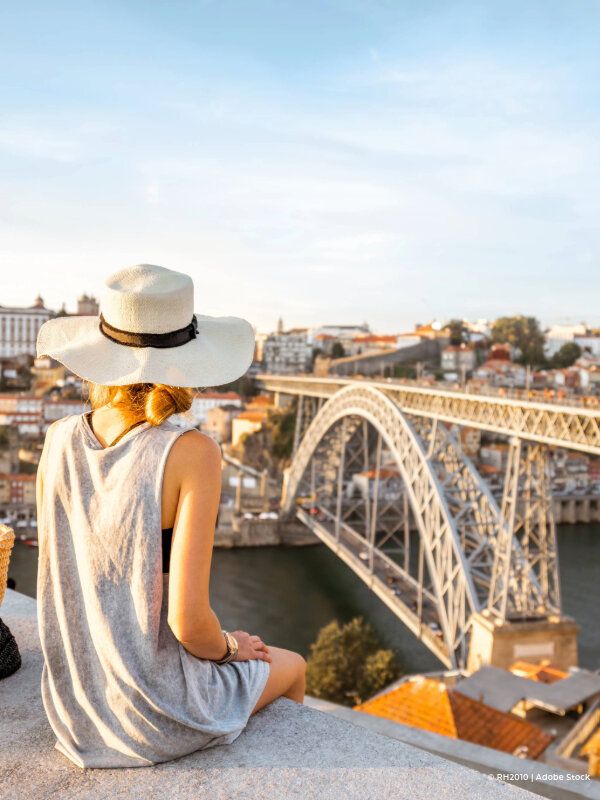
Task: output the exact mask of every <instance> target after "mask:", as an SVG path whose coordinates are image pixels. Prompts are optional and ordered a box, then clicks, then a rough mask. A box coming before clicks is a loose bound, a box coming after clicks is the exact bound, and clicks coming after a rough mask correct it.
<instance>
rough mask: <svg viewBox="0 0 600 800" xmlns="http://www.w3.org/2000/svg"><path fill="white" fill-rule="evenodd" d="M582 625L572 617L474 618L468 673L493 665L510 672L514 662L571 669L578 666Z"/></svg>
mask: <svg viewBox="0 0 600 800" xmlns="http://www.w3.org/2000/svg"><path fill="white" fill-rule="evenodd" d="M578 631H579V625H577V623H576V622H575V621H574V620H573V619H571V618H570V617H564V616H563V617H560V618H559V617H550V618H548V619H536V620H506V621H504V622H501V621H500V620H497V619H494V617H493V616H491V615H485V613H481V614H474V615H473V616H472V617H471V641H470V647H469V657H468V659H467V672H469V673H471V672H475V671H476V670H478V669H479V667H481V666H484V665H490V666H492V667H499V668H500V669H508V668H509V667H510V666H511V665H512V664H514V663H515V661H518V660H520V659H521V660H524V661H530V662H533V663H539V662H540V661H541V660H542V659H544V658H547V659H549V660H550V661H551V662H552V663H553V664H556V665H557V666H559V667H561V668H562V669H568V668H569V667H576V666H577V663H578V661H577V633H578Z"/></svg>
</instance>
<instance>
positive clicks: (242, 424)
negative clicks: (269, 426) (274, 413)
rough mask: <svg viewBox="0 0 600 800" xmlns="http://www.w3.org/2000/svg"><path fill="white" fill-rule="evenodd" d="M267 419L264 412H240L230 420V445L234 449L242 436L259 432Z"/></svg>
mask: <svg viewBox="0 0 600 800" xmlns="http://www.w3.org/2000/svg"><path fill="white" fill-rule="evenodd" d="M266 418H267V412H266V411H242V412H241V413H240V414H238V415H237V417H235V418H234V419H233V420H232V423H231V443H232V445H233V446H234V447H235V446H236V445H238V444H239V443H240V440H241V439H242V437H243V436H245V435H246V434H249V433H256V431H259V430H260V429H261V428H262V426H263V423H264V421H265V420H266Z"/></svg>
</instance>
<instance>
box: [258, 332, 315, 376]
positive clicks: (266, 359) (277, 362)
mask: <svg viewBox="0 0 600 800" xmlns="http://www.w3.org/2000/svg"><path fill="white" fill-rule="evenodd" d="M309 358H310V347H309V344H308V338H307V331H306V330H305V329H304V330H302V329H295V330H291V331H286V332H284V333H270V334H269V335H268V336H267V337H266V339H265V340H264V342H263V345H262V365H263V369H264V370H265V371H266V372H274V373H275V372H281V373H287V374H294V373H299V372H306V367H307V364H308V362H309Z"/></svg>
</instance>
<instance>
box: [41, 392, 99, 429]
mask: <svg viewBox="0 0 600 800" xmlns="http://www.w3.org/2000/svg"><path fill="white" fill-rule="evenodd" d="M89 410H90V404H89V403H86V402H84V401H83V400H68V399H65V398H60V397H56V398H52V399H44V414H43V424H44V430H46V429H47V428H48V427H49V426H50V425H51V424H52V423H53V422H56V420H57V419H63V418H64V417H70V416H71V415H72V414H83V413H84V412H85V411H89Z"/></svg>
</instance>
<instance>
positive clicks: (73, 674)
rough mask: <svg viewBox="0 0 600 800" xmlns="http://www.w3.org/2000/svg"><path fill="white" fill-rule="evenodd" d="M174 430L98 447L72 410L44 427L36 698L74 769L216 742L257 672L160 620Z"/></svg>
mask: <svg viewBox="0 0 600 800" xmlns="http://www.w3.org/2000/svg"><path fill="white" fill-rule="evenodd" d="M185 430H186V429H182V428H178V427H177V426H175V425H174V424H173V423H170V422H168V421H167V422H164V423H163V424H162V425H159V426H156V427H153V426H151V425H150V424H149V423H144V424H143V425H140V426H138V427H137V428H134V429H133V430H131V431H130V432H129V433H127V434H126V435H125V436H124V437H123V438H122V439H121V440H120V441H119V442H118V444H115V445H114V446H112V447H108V448H103V447H102V446H101V444H100V443H99V442H98V440H97V439H96V437H95V436H94V434H93V433H92V431H91V429H90V427H89V423H88V421H87V419H86V418H85V415H84V414H81V415H73V416H70V417H66V418H65V419H62V420H59V421H58V422H55V423H54V424H53V425H52V426H51V428H50V429H49V431H48V434H47V436H46V442H45V444H44V450H43V453H42V468H43V470H44V492H43V501H42V507H41V508H38V526H39V527H38V534H39V543H40V548H39V556H40V558H39V571H38V587H37V588H38V607H39V612H38V613H39V630H40V637H41V643H42V650H43V653H44V659H45V663H44V668H43V673H42V699H43V703H44V707H45V710H46V714H47V715H48V720H49V722H50V725H51V726H52V729H53V730H54V733H55V734H56V738H57V743H56V747H57V749H58V750H60V751H61V752H62V753H64V755H66V756H68V758H70V759H71V760H72V761H73V762H74V763H75V764H77V765H78V766H80V767H135V766H148V765H151V764H155V763H158V762H161V761H168V760H170V759H173V758H178V757H179V756H183V755H186V754H188V753H192V752H194V751H195V750H200V749H203V748H207V747H213V746H215V745H220V744H229V743H230V742H233V741H234V739H236V738H237V737H238V736H239V734H240V733H241V732H242V730H243V729H244V727H245V725H246V723H247V721H248V718H249V716H250V713H251V711H252V709H253V708H254V706H255V705H256V702H257V701H258V698H259V697H260V695H261V693H262V691H263V689H264V686H265V684H266V682H267V678H268V675H269V664H268V662H266V661H260V660H253V661H241V662H237V661H235V662H233V663H231V664H226V665H224V666H218V665H217V664H215V663H214V662H212V661H208V660H204V659H199V658H196V657H195V656H193V655H191V653H189V652H188V651H187V650H186V649H185V648H184V647H183V646H182V645H181V644H180V643H179V642H178V641H177V639H176V638H175V636H174V635H173V633H172V632H171V629H170V628H169V626H168V624H167V598H168V575H163V573H162V542H161V492H162V476H163V470H164V466H165V462H166V459H167V455H168V453H169V450H170V448H171V446H172V445H173V443H174V442H175V440H176V439H177V438H178V437H179V436H180V435H181V434H182V433H183V432H184V431H185Z"/></svg>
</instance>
